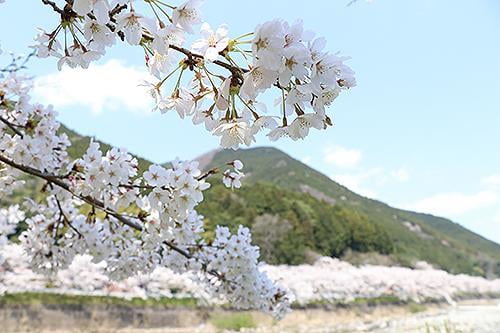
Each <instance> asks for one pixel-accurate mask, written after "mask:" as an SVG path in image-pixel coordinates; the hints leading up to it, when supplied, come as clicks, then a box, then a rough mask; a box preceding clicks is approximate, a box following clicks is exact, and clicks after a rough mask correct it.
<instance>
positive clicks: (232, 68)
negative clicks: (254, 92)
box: [169, 45, 248, 74]
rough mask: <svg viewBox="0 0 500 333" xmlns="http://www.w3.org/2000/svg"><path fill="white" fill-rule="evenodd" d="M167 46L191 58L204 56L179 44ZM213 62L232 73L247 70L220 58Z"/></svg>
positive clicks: (202, 57)
mask: <svg viewBox="0 0 500 333" xmlns="http://www.w3.org/2000/svg"><path fill="white" fill-rule="evenodd" d="M169 47H170V48H171V49H172V50H176V51H178V52H181V53H184V54H185V55H186V56H187V57H188V58H190V59H193V58H197V59H205V57H204V56H202V55H201V54H196V53H193V52H191V51H189V50H188V49H185V48H183V47H180V46H177V45H170V46H169ZM213 63H214V64H216V65H218V66H221V67H224V68H225V69H227V70H229V71H231V72H232V73H233V74H234V73H239V74H241V73H246V72H248V69H246V68H242V67H237V66H233V65H231V64H228V63H227V62H224V61H221V60H215V61H213Z"/></svg>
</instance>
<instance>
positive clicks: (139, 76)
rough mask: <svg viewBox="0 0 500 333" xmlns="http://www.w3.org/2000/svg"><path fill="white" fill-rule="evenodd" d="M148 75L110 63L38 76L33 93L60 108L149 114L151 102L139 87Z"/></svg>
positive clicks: (43, 101) (112, 61) (42, 101)
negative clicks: (85, 108) (83, 108)
mask: <svg viewBox="0 0 500 333" xmlns="http://www.w3.org/2000/svg"><path fill="white" fill-rule="evenodd" d="M148 79H150V76H149V74H148V73H147V72H146V71H145V70H143V69H140V68H136V67H133V66H127V65H125V64H124V63H123V62H120V61H118V60H113V59H112V60H109V61H108V62H106V63H104V64H100V65H95V64H93V65H91V66H90V67H89V68H88V69H71V68H67V67H65V68H64V69H63V70H62V71H60V72H57V73H53V74H49V75H45V76H42V77H39V78H38V79H36V81H35V88H34V94H35V96H36V98H37V100H39V101H40V102H41V103H44V104H52V105H54V107H56V108H57V109H62V108H68V107H77V106H82V107H87V108H89V109H90V110H91V111H92V112H94V113H101V112H105V111H116V110H123V109H126V110H129V111H134V112H149V111H150V110H151V105H152V99H151V97H150V96H149V95H148V93H147V91H146V89H145V88H144V87H141V86H139V85H140V84H141V83H142V82H143V81H144V80H148Z"/></svg>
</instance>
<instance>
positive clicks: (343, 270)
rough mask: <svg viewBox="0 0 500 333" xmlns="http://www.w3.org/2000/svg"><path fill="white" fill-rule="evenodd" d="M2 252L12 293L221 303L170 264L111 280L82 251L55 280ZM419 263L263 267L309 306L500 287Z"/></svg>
mask: <svg viewBox="0 0 500 333" xmlns="http://www.w3.org/2000/svg"><path fill="white" fill-rule="evenodd" d="M236 237H237V236H236ZM226 239H227V238H226ZM229 241H231V240H229ZM0 256H3V257H4V258H5V261H4V263H3V264H0V286H4V287H5V289H6V291H7V292H9V293H14V292H26V291H49V292H50V291H52V292H58V293H68V294H71V293H78V294H82V293H84V294H87V295H112V296H117V297H124V298H131V297H162V296H163V297H179V298H183V297H190V298H196V299H198V300H199V301H200V302H202V303H209V304H220V302H221V300H220V299H218V298H217V297H214V295H212V294H210V293H207V292H206V290H207V289H206V288H204V287H203V284H200V283H198V282H196V281H193V279H192V277H191V276H189V275H187V274H176V273H174V272H172V271H171V270H169V269H167V268H165V267H158V268H156V269H155V270H154V271H153V273H151V274H147V275H138V276H134V277H130V278H128V279H126V280H121V281H116V280H109V277H108V276H107V274H106V273H105V270H106V266H105V263H98V264H96V263H93V262H92V257H90V256H88V255H77V256H76V257H75V259H74V261H73V263H72V264H71V265H70V266H69V267H68V268H66V269H63V270H61V271H59V272H58V274H57V275H56V276H54V277H52V279H51V280H49V279H48V278H47V277H46V276H44V275H40V274H36V273H34V272H33V271H32V270H31V269H30V265H29V262H28V258H27V256H26V255H25V254H24V250H23V248H22V247H21V246H20V245H18V244H13V243H11V244H9V245H7V246H5V247H4V248H3V249H0ZM215 265H220V264H219V263H216V264H215ZM419 266H421V268H418V269H410V268H406V267H385V266H374V265H363V266H359V267H357V266H353V265H351V264H349V263H347V262H344V261H340V260H338V259H332V258H326V257H323V258H320V259H319V260H317V261H316V262H315V263H314V264H313V265H308V264H304V265H297V266H287V265H279V266H272V265H264V266H263V267H262V270H263V271H264V272H266V273H267V274H268V275H269V277H270V278H272V279H274V280H277V281H280V284H282V285H283V286H284V287H286V288H287V289H288V290H289V294H290V297H293V298H294V300H295V301H296V302H297V303H298V304H300V305H304V306H306V305H308V304H318V303H321V304H327V303H332V304H338V303H349V302H352V301H354V300H356V299H360V298H362V299H377V298H380V297H387V296H389V297H395V298H398V299H400V300H408V301H414V302H426V301H444V302H449V303H451V304H453V303H454V298H455V297H463V296H464V295H474V296H475V297H481V296H485V297H488V296H489V295H495V294H498V293H499V292H500V279H496V280H488V279H485V278H483V277H479V276H469V275H464V274H459V275H454V274H450V273H448V272H445V271H442V270H439V269H435V268H432V267H424V265H423V264H421V265H419ZM427 266H429V265H428V264H427ZM242 273H243V274H244V273H246V272H242ZM243 274H242V275H243ZM243 278H244V277H243ZM49 281H50V287H49ZM0 288H1V287H0ZM49 288H50V289H49ZM52 288H55V289H52ZM0 293H1V291H0ZM215 296H216V295H215Z"/></svg>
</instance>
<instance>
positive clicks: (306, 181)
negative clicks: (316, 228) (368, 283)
mask: <svg viewBox="0 0 500 333" xmlns="http://www.w3.org/2000/svg"><path fill="white" fill-rule="evenodd" d="M207 156H208V155H205V156H204V157H205V158H204V163H205V164H206V168H210V167H214V166H218V165H221V164H223V163H224V162H225V161H230V160H233V159H241V160H242V161H243V163H244V164H245V172H246V174H247V178H246V179H245V186H247V188H245V189H244V190H242V191H241V192H235V194H234V195H233V196H234V197H235V199H237V198H236V197H237V196H245V195H246V194H244V193H245V192H247V191H250V192H251V191H252V190H254V189H259V188H258V187H259V186H276V187H279V188H280V189H283V190H287V191H290V192H292V193H294V194H298V193H301V197H302V198H304V197H313V198H314V199H316V201H321V202H323V205H325V204H326V205H330V206H333V207H337V208H340V209H343V210H344V211H347V212H350V213H353V212H356V213H358V214H359V216H361V217H362V218H364V219H367V220H368V221H369V223H371V224H373V225H374V226H377V227H378V228H379V230H382V231H384V232H385V233H386V234H388V235H389V238H390V242H391V243H392V245H393V247H394V248H393V251H391V252H390V257H391V258H392V259H393V260H395V261H396V262H397V263H400V264H404V265H412V264H414V263H415V261H416V260H425V261H427V262H429V263H432V264H434V265H436V266H438V267H442V268H445V269H447V270H449V271H451V272H467V273H475V274H481V275H485V274H486V275H488V274H492V273H493V272H495V273H496V275H498V274H499V273H500V245H498V244H496V243H494V242H492V241H489V240H487V239H485V238H483V237H481V236H479V235H477V234H475V233H473V232H471V231H469V230H467V229H465V228H463V227H462V226H460V225H458V224H456V223H454V222H452V221H450V220H447V219H444V218H440V217H435V216H432V215H427V214H421V213H415V212H410V211H405V210H401V209H397V208H393V207H390V206H388V205H386V204H384V203H382V202H379V201H376V200H372V199H368V198H365V197H363V196H360V195H358V194H356V193H354V192H352V191H350V190H349V189H347V188H345V187H344V186H342V185H340V184H338V183H336V182H334V181H332V180H331V179H330V178H329V177H327V176H325V175H323V174H321V173H319V172H317V171H315V170H314V169H312V168H310V167H308V166H307V165H305V164H304V163H301V162H300V161H297V160H295V159H293V158H291V157H290V156H288V155H287V154H285V153H283V152H281V151H279V150H277V149H274V148H253V149H247V150H240V151H230V150H224V151H219V152H217V153H216V154H211V156H212V158H211V159H210V161H208V162H207ZM259 184H260V185H259ZM240 193H241V195H240ZM283 195H286V193H284V194H283ZM281 199H282V198H280V197H276V198H274V199H270V200H278V201H279V200H281ZM309 200H310V199H309ZM207 202H210V201H209V200H207ZM234 218H236V216H234ZM347 223H349V222H347ZM355 250H359V249H355ZM361 250H366V249H361ZM379 252H380V251H379ZM322 254H328V253H322Z"/></svg>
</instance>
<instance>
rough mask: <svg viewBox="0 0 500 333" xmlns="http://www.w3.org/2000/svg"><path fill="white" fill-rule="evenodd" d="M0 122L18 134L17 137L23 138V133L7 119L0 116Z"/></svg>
mask: <svg viewBox="0 0 500 333" xmlns="http://www.w3.org/2000/svg"><path fill="white" fill-rule="evenodd" d="M0 121H1V122H2V123H4V124H5V125H7V127H9V128H10V129H11V130H12V131H13V132H14V133H16V134H17V135H19V136H20V137H21V138H23V137H24V136H23V133H21V132H20V131H19V130H18V129H17V128H16V127H15V126H14V125H13V124H11V123H10V122H9V121H8V120H7V119H5V118H3V117H1V116H0Z"/></svg>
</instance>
